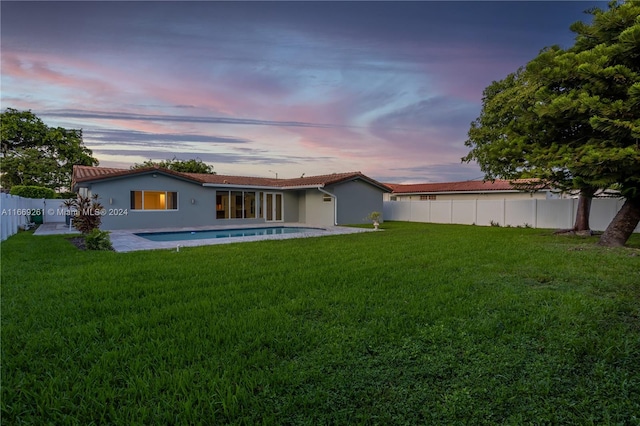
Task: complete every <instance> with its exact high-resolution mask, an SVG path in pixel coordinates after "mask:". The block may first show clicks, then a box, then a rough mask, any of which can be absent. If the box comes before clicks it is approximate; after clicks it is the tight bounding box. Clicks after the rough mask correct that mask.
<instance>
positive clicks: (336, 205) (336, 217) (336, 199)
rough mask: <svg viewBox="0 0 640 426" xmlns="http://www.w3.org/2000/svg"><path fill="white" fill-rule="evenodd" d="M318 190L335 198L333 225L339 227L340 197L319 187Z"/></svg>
mask: <svg viewBox="0 0 640 426" xmlns="http://www.w3.org/2000/svg"><path fill="white" fill-rule="evenodd" d="M316 189H317V190H318V191H320V192H322V193H323V194H327V195H328V196H329V197H331V198H333V224H334V225H335V226H338V197H337V196H336V195H335V194H332V193H330V192H327V191H325V190H324V189H322V188H321V187H319V186H318V187H317V188H316Z"/></svg>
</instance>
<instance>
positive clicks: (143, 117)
mask: <svg viewBox="0 0 640 426" xmlns="http://www.w3.org/2000/svg"><path fill="white" fill-rule="evenodd" d="M45 114H46V115H48V116H51V117H63V118H82V119H97V120H126V121H129V120H131V121H161V122H180V123H206V124H237V125H245V126H278V127H319V128H336V127H337V128H340V127H346V126H342V125H336V124H323V123H310V122H299V121H274V120H258V119H251V118H232V117H202V116H180V115H152V114H138V113H120V112H114V111H84V110H57V111H56V110H49V111H46V112H45Z"/></svg>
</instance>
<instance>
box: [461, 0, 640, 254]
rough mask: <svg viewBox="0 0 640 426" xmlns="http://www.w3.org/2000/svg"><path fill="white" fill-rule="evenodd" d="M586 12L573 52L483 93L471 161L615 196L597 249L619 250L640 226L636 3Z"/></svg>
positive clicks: (491, 172)
mask: <svg viewBox="0 0 640 426" xmlns="http://www.w3.org/2000/svg"><path fill="white" fill-rule="evenodd" d="M588 13H590V14H591V15H592V16H593V21H592V23H591V24H585V23H582V22H578V23H576V24H573V25H572V26H571V29H572V31H574V32H575V33H576V42H575V45H574V46H573V47H571V48H570V49H568V50H563V49H560V48H559V47H557V46H554V47H551V48H547V49H544V50H543V51H542V52H541V53H540V54H539V55H538V57H536V58H535V59H533V60H532V61H531V62H529V64H527V66H526V67H525V68H523V69H521V70H519V71H518V72H516V73H513V74H511V75H509V76H508V77H507V78H506V79H504V80H502V81H500V82H494V83H493V84H492V85H491V86H489V87H488V88H487V89H486V90H485V94H484V98H483V109H482V112H481V115H480V117H479V118H478V119H477V120H476V121H475V122H474V123H472V126H471V129H470V131H469V140H468V141H467V142H466V145H467V146H469V147H471V148H472V149H471V151H470V153H469V154H468V156H467V157H465V160H467V161H470V160H476V161H478V163H479V164H480V166H481V168H482V169H483V170H484V171H485V174H486V175H487V177H488V178H494V177H496V176H497V177H505V178H510V179H513V178H521V177H538V178H542V179H543V180H546V181H548V182H552V183H555V184H558V185H560V186H561V187H563V186H564V187H573V188H576V189H579V190H581V191H582V192H583V193H585V194H586V195H587V196H588V195H589V194H593V191H595V190H597V189H600V188H615V189H617V190H619V191H620V194H621V195H622V196H623V197H625V199H626V200H625V205H624V207H623V208H622V209H621V210H620V213H619V214H618V215H617V216H616V218H615V219H614V220H613V221H612V222H611V224H610V225H609V227H608V228H607V230H606V231H605V233H604V234H603V236H602V238H601V241H600V243H601V244H604V245H623V244H624V243H625V242H626V240H627V239H628V238H629V236H630V235H631V233H632V232H633V229H634V228H635V227H636V225H637V224H638V221H639V220H640V18H639V16H640V4H639V3H633V2H622V3H620V2H611V3H610V4H609V8H608V10H606V11H603V10H600V9H592V10H590V11H588Z"/></svg>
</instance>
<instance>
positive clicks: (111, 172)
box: [72, 166, 391, 192]
mask: <svg viewBox="0 0 640 426" xmlns="http://www.w3.org/2000/svg"><path fill="white" fill-rule="evenodd" d="M152 171H157V172H160V173H166V174H170V175H174V176H176V177H179V178H182V179H187V180H191V181H194V182H196V183H200V184H214V185H216V184H217V185H238V186H264V187H273V188H280V189H292V188H296V187H307V186H310V187H314V186H325V185H331V184H335V183H339V182H343V181H349V180H356V179H362V180H364V181H366V182H368V183H370V184H372V185H374V186H378V187H379V188H380V189H382V190H384V191H388V192H391V188H389V187H388V186H386V185H384V184H382V183H380V182H378V181H376V180H374V179H371V178H370V177H368V176H365V175H363V174H362V173H360V172H347V173H333V174H328V175H320V176H308V177H300V178H293V179H274V178H261V177H252V176H229V175H217V174H215V175H214V174H208V173H182V172H175V171H172V170H168V169H163V168H159V167H145V168H142V169H133V170H132V169H116V168H108V167H91V166H74V167H73V179H72V181H73V183H72V186H74V185H75V184H76V183H79V182H89V181H95V180H101V179H109V178H114V177H121V176H128V175H135V174H140V173H149V172H152Z"/></svg>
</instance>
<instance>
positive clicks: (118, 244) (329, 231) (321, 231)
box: [33, 223, 373, 252]
mask: <svg viewBox="0 0 640 426" xmlns="http://www.w3.org/2000/svg"><path fill="white" fill-rule="evenodd" d="M279 226H286V227H296V228H297V227H306V228H308V227H309V226H308V225H306V224H303V223H287V224H282V225H279ZM256 227H257V226H256V225H235V226H234V225H227V226H200V227H197V226H194V227H174V228H160V229H158V228H155V229H126V230H114V231H110V234H109V236H110V238H111V245H112V246H113V249H114V250H115V251H117V252H130V251H138V250H158V249H173V250H179V249H181V248H183V247H196V246H209V245H218V244H230V243H240V242H250V241H263V240H285V239H290V238H310V237H323V236H328V235H343V234H354V233H360V232H369V231H373V228H350V227H342V226H333V227H326V228H314V229H313V230H309V231H305V232H300V233H292V234H277V235H256V236H247V237H233V238H210V239H202V240H183V241H150V240H147V239H146V238H142V237H139V236H137V235H135V234H137V233H143V232H180V231H203V230H224V229H250V228H256ZM78 233H79V232H78V231H77V230H75V229H73V228H71V229H69V226H68V225H65V224H63V223H47V224H43V225H40V226H39V227H38V229H36V231H35V232H34V234H33V235H36V236H40V235H57V234H78Z"/></svg>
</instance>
